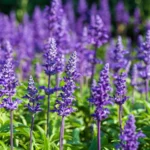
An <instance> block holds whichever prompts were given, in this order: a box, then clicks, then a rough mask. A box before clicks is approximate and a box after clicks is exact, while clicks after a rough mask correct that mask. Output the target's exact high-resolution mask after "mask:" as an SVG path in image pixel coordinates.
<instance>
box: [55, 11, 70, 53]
mask: <svg viewBox="0 0 150 150" xmlns="http://www.w3.org/2000/svg"><path fill="white" fill-rule="evenodd" d="M69 32H70V30H69V25H68V20H67V18H66V16H65V14H64V15H63V16H62V17H61V19H59V22H58V28H57V31H56V34H55V37H56V43H57V47H58V51H59V52H60V53H62V54H67V53H69V52H70V42H71V36H70V33H69Z"/></svg>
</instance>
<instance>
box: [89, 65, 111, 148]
mask: <svg viewBox="0 0 150 150" xmlns="http://www.w3.org/2000/svg"><path fill="white" fill-rule="evenodd" d="M110 91H111V87H110V84H109V64H106V65H105V66H104V68H103V70H102V71H101V73H100V79H99V82H98V84H97V85H96V86H94V87H92V96H91V98H90V102H91V103H92V104H94V105H95V107H96V109H95V112H94V114H93V115H92V116H93V117H94V118H95V119H96V120H97V128H98V135H97V138H98V150H100V149H101V140H100V136H101V135H100V126H101V121H102V120H104V119H106V118H107V117H108V115H109V113H110V112H109V110H108V109H107V108H105V106H106V105H108V104H112V102H111V101H110V98H109V92H110Z"/></svg>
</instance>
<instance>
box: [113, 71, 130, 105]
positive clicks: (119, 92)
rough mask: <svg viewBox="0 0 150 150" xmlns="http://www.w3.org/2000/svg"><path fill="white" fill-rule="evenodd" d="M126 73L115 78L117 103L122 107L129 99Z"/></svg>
mask: <svg viewBox="0 0 150 150" xmlns="http://www.w3.org/2000/svg"><path fill="white" fill-rule="evenodd" d="M126 77H127V75H126V73H121V74H120V75H117V76H116V77H115V78H116V79H115V82H114V84H115V87H116V91H115V103H117V104H118V105H122V104H123V103H124V102H125V101H126V100H127V99H128V97H127V96H125V95H126Z"/></svg>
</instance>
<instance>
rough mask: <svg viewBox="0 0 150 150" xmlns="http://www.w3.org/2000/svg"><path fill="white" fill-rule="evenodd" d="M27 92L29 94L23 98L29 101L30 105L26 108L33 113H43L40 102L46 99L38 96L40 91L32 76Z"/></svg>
mask: <svg viewBox="0 0 150 150" xmlns="http://www.w3.org/2000/svg"><path fill="white" fill-rule="evenodd" d="M27 91H28V93H27V94H26V95H25V96H24V97H23V98H27V99H28V100H29V103H28V105H27V106H26V107H28V109H29V111H30V112H32V113H37V112H39V111H41V108H40V103H39V100H42V99H43V98H44V97H43V96H40V95H39V94H38V90H37V89H36V87H35V83H34V80H33V78H32V76H30V78H29V82H28V89H27Z"/></svg>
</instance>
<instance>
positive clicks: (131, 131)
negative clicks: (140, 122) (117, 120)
mask: <svg viewBox="0 0 150 150" xmlns="http://www.w3.org/2000/svg"><path fill="white" fill-rule="evenodd" d="M144 137H145V135H144V134H143V133H142V131H139V132H138V133H137V132H136V126H135V118H134V116H133V115H129V117H128V120H127V122H126V125H125V127H124V130H123V132H122V135H120V140H121V147H122V148H123V149H124V150H137V149H138V146H139V142H138V139H139V138H144Z"/></svg>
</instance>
